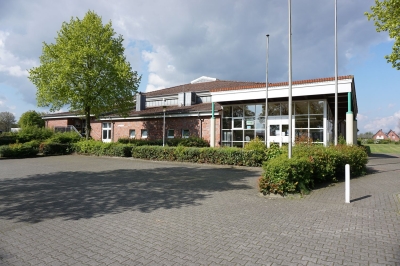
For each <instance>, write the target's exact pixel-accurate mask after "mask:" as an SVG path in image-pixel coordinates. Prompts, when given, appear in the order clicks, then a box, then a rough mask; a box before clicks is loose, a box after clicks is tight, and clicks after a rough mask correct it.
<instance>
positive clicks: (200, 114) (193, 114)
mask: <svg viewBox="0 0 400 266" xmlns="http://www.w3.org/2000/svg"><path fill="white" fill-rule="evenodd" d="M211 115H212V112H207V113H190V114H165V117H167V118H174V117H201V116H211ZM214 116H219V112H214ZM163 117H164V115H163V114H160V115H151V116H130V117H109V118H108V117H102V118H100V119H99V120H101V121H109V120H141V119H150V118H163Z"/></svg>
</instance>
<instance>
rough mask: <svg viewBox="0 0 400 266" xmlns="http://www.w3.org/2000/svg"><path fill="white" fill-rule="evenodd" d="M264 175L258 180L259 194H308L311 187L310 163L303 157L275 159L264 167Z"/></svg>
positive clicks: (280, 157) (284, 156)
mask: <svg viewBox="0 0 400 266" xmlns="http://www.w3.org/2000/svg"><path fill="white" fill-rule="evenodd" d="M263 168H264V174H263V176H262V177H261V178H260V179H259V180H258V182H259V183H258V184H259V189H260V192H261V193H263V194H264V195H265V194H270V193H273V194H280V195H282V196H285V195H287V193H294V192H300V193H308V192H309V189H310V188H311V187H312V185H313V182H312V178H311V176H312V163H311V162H310V160H309V159H307V158H304V157H299V158H292V159H288V157H287V156H286V155H281V156H279V157H275V158H273V159H271V160H270V161H268V163H267V164H265V165H264V167H263Z"/></svg>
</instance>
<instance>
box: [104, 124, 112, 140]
mask: <svg viewBox="0 0 400 266" xmlns="http://www.w3.org/2000/svg"><path fill="white" fill-rule="evenodd" d="M103 139H111V123H103Z"/></svg>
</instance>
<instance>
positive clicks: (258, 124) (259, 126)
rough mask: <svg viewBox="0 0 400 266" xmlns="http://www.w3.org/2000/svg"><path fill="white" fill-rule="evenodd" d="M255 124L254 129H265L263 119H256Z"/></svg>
mask: <svg viewBox="0 0 400 266" xmlns="http://www.w3.org/2000/svg"><path fill="white" fill-rule="evenodd" d="M255 122H256V129H265V117H257V118H256V120H255Z"/></svg>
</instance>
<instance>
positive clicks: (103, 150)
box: [73, 140, 133, 157]
mask: <svg viewBox="0 0 400 266" xmlns="http://www.w3.org/2000/svg"><path fill="white" fill-rule="evenodd" d="M132 147H133V145H131V144H122V143H118V142H111V143H103V142H101V141H96V140H82V141H79V142H77V143H74V144H73V149H74V150H75V151H76V152H77V153H80V154H89V155H97V156H116V157H130V156H132Z"/></svg>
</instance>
